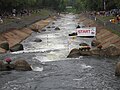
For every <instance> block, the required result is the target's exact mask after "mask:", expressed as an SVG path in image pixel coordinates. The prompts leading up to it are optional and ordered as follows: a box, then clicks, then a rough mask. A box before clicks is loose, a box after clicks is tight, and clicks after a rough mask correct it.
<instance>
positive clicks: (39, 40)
mask: <svg viewBox="0 0 120 90" xmlns="http://www.w3.org/2000/svg"><path fill="white" fill-rule="evenodd" d="M34 42H42V40H41V39H40V38H36V39H35V40H34Z"/></svg>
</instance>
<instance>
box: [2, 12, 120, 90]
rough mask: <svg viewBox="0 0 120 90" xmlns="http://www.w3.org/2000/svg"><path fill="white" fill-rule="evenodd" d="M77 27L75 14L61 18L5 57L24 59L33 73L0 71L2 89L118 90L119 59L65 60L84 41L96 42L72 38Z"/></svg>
mask: <svg viewBox="0 0 120 90" xmlns="http://www.w3.org/2000/svg"><path fill="white" fill-rule="evenodd" d="M76 25H77V21H76V16H75V15H72V14H69V15H62V16H61V17H60V18H58V19H57V20H56V21H54V23H50V24H49V25H48V26H50V28H48V26H47V27H45V28H44V29H46V31H41V33H33V34H32V35H31V36H30V37H28V38H27V39H26V40H24V41H23V42H22V44H23V45H24V51H19V52H14V53H8V54H6V55H2V56H1V57H2V58H4V57H8V56H10V57H11V58H12V59H13V60H14V59H16V58H24V59H25V60H27V62H28V63H29V64H30V65H31V67H32V69H33V71H27V72H22V71H21V72H19V71H5V72H0V90H81V89H88V90H94V89H95V90H119V88H120V78H118V77H115V76H114V70H115V64H116V62H118V61H119V60H120V58H104V57H91V56H89V57H86V56H84V57H83V56H80V57H79V58H74V59H70V58H69V59H68V58H66V57H67V55H68V54H69V52H70V50H71V49H73V48H79V44H80V43H82V42H84V43H87V44H89V45H90V44H91V41H92V40H93V39H94V38H80V37H69V36H68V34H70V33H72V32H75V29H76ZM54 27H60V29H61V30H54V29H55V28H54ZM36 39H41V40H42V42H35V40H36Z"/></svg>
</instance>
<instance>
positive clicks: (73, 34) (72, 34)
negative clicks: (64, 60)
mask: <svg viewBox="0 0 120 90" xmlns="http://www.w3.org/2000/svg"><path fill="white" fill-rule="evenodd" d="M69 36H77V33H76V32H74V33H71V34H69Z"/></svg>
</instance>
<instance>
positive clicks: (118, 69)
mask: <svg viewBox="0 0 120 90" xmlns="http://www.w3.org/2000/svg"><path fill="white" fill-rule="evenodd" d="M115 76H120V62H118V63H117V64H116V68H115Z"/></svg>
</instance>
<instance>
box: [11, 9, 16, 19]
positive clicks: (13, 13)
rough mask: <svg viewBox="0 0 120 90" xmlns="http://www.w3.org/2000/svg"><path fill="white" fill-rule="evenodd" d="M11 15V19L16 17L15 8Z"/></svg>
mask: <svg viewBox="0 0 120 90" xmlns="http://www.w3.org/2000/svg"><path fill="white" fill-rule="evenodd" d="M12 15H13V17H15V16H16V9H15V8H14V9H13V10H12Z"/></svg>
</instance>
